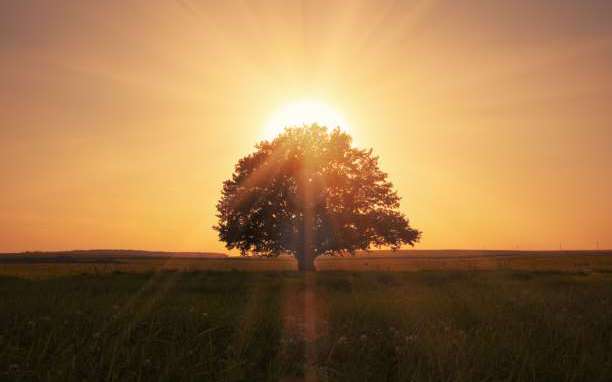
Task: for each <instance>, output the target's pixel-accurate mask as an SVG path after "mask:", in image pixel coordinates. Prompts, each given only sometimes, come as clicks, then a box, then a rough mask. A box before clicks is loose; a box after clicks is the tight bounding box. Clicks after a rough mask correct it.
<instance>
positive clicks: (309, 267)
mask: <svg viewBox="0 0 612 382" xmlns="http://www.w3.org/2000/svg"><path fill="white" fill-rule="evenodd" d="M296 260H297V263H298V271H300V272H311V271H316V269H315V265H314V256H313V255H312V252H310V254H306V253H305V252H303V251H300V253H298V254H297V256H296Z"/></svg>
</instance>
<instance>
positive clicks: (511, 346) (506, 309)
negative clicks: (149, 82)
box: [0, 257, 612, 381]
mask: <svg viewBox="0 0 612 382" xmlns="http://www.w3.org/2000/svg"><path fill="white" fill-rule="evenodd" d="M593 258H594V259H597V260H592V259H590V257H585V259H584V260H580V261H578V264H577V265H576V263H574V264H575V267H574V269H573V270H571V269H570V268H569V265H568V264H570V262H571V261H574V262H575V261H576V260H575V259H574V260H571V261H570V260H567V261H568V263H567V264H566V266H565V268H564V269H565V271H563V272H562V271H542V270H539V271H525V270H512V269H505V270H504V269H497V270H461V271H457V270H443V269H442V270H435V271H423V270H420V271H413V272H394V273H391V272H319V273H315V274H307V275H304V274H299V273H296V272H231V271H230V272H215V271H172V270H168V269H164V267H162V266H161V264H167V262H165V263H164V261H165V260H140V261H159V262H160V263H157V264H156V265H154V266H152V265H151V264H148V265H149V266H152V268H154V269H156V271H150V270H146V269H147V268H146V267H145V266H144V265H145V263H136V264H137V266H136V265H133V264H132V266H131V267H129V266H128V265H129V264H127V263H103V264H83V263H74V262H73V263H70V264H67V263H64V264H60V263H48V264H41V263H33V264H28V263H23V262H21V263H20V262H13V263H10V262H5V263H4V264H0V269H1V273H2V276H0V297H1V298H0V380H10V381H12V380H57V381H82V380H88V381H102V380H104V381H120V380H121V381H123V380H140V381H150V380H167V381H172V380H205V381H252V380H288V381H291V380H303V379H306V380H321V381H326V380H330V381H336V380H341V381H366V380H368V381H378V380H397V381H410V380H415V381H474V380H487V381H498V380H503V381H534V380H539V381H610V380H612V271H610V269H609V268H608V265H609V260H607V261H608V263H606V262H604V261H603V260H602V259H601V258H599V257H593ZM464 260H465V259H464ZM338 261H339V260H338ZM445 261H451V260H448V259H447V260H445ZM593 261H596V262H598V263H597V264H595V265H593ZM584 262H587V263H588V264H587V265H585V263H584ZM606 264H607V265H606ZM39 266H45V267H46V268H43V269H38V268H36V267H39ZM587 267H588V268H587ZM28 270H30V271H31V272H30V273H28ZM11 272H12V273H13V274H11Z"/></svg>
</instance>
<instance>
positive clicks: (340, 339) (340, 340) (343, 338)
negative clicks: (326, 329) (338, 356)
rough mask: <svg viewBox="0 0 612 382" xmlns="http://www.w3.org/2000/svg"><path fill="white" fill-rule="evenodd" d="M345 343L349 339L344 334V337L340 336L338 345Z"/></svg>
mask: <svg viewBox="0 0 612 382" xmlns="http://www.w3.org/2000/svg"><path fill="white" fill-rule="evenodd" d="M345 343H347V340H346V337H345V336H342V337H340V338H338V345H342V344H345Z"/></svg>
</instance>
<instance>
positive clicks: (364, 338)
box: [359, 334, 368, 342]
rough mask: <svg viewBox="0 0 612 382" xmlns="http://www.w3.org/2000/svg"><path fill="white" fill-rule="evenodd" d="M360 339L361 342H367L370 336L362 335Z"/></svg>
mask: <svg viewBox="0 0 612 382" xmlns="http://www.w3.org/2000/svg"><path fill="white" fill-rule="evenodd" d="M359 339H360V340H361V342H365V341H367V340H368V336H367V335H365V334H362V335H361V336H359Z"/></svg>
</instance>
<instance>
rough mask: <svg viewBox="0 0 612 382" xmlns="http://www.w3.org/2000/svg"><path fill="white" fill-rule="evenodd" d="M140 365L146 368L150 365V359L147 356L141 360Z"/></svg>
mask: <svg viewBox="0 0 612 382" xmlns="http://www.w3.org/2000/svg"><path fill="white" fill-rule="evenodd" d="M142 365H143V366H144V367H146V368H149V367H151V360H150V359H149V358H146V359H145V360H144V361H143V362H142Z"/></svg>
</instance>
